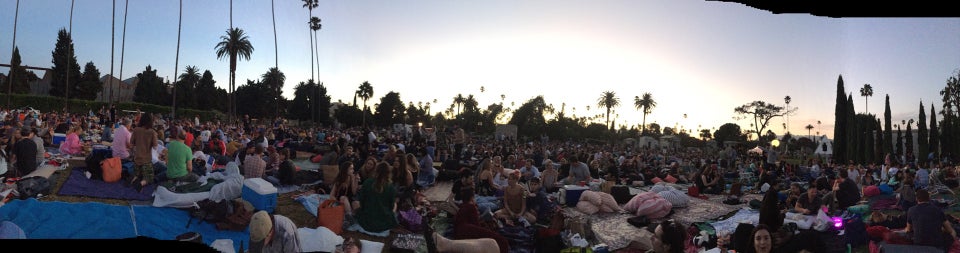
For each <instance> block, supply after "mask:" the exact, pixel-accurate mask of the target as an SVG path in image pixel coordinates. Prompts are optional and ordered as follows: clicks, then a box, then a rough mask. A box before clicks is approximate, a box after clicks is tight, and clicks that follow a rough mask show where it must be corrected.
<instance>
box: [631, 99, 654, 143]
mask: <svg viewBox="0 0 960 253" xmlns="http://www.w3.org/2000/svg"><path fill="white" fill-rule="evenodd" d="M633 106H634V107H636V108H637V110H640V111H641V112H643V123H642V125H641V126H640V127H641V130H640V134H641V135H643V134H645V133H647V114H650V113H652V112H653V108H656V107H657V101H654V100H653V95H652V94H650V92H645V93H643V97H642V98H641V97H639V96H634V97H633Z"/></svg>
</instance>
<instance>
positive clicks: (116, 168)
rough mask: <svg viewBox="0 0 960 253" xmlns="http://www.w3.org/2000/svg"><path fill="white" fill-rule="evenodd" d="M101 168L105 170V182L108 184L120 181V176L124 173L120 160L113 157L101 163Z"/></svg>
mask: <svg viewBox="0 0 960 253" xmlns="http://www.w3.org/2000/svg"><path fill="white" fill-rule="evenodd" d="M100 168H102V169H103V181H104V182H107V183H114V182H117V181H120V176H121V174H122V172H123V165H122V164H120V158H118V157H111V158H107V159H103V161H102V162H100Z"/></svg>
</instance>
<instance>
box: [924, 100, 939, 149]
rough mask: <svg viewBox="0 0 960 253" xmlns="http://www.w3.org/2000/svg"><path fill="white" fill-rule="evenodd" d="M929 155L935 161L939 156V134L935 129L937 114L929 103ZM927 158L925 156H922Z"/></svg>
mask: <svg viewBox="0 0 960 253" xmlns="http://www.w3.org/2000/svg"><path fill="white" fill-rule="evenodd" d="M929 144H930V148H929V150H930V153H931V154H933V157H932V159H937V155H938V154H940V132H939V131H938V129H937V112H936V109H935V108H934V107H933V103H930V143H929ZM924 156H927V154H924Z"/></svg>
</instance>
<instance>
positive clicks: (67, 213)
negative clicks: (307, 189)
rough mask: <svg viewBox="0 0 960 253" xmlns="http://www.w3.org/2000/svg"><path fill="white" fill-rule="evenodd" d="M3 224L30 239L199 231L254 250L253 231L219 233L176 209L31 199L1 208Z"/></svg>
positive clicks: (162, 236) (171, 235) (207, 238)
mask: <svg viewBox="0 0 960 253" xmlns="http://www.w3.org/2000/svg"><path fill="white" fill-rule="evenodd" d="M134 220H136V226H135V225H134ZM0 221H10V222H13V223H14V224H16V225H17V226H19V227H20V228H21V229H23V231H24V233H26V236H27V239H127V238H135V237H137V236H146V237H150V238H155V239H159V240H175V239H176V237H177V235H180V234H183V233H187V232H197V233H199V234H200V235H201V236H202V237H203V242H204V243H205V244H206V245H210V244H211V243H213V241H215V240H217V239H231V240H233V245H234V248H235V250H237V252H239V248H240V245H241V243H243V247H244V249H248V248H250V245H249V244H250V243H249V240H250V239H249V238H250V232H249V231H248V230H247V229H244V231H230V230H218V229H217V228H216V225H214V224H210V223H207V222H201V221H198V220H196V219H194V220H192V221H190V214H189V213H188V212H187V211H185V210H180V209H176V208H171V207H153V206H132V207H131V206H119V205H110V204H105V203H99V202H86V203H68V202H54V201H38V200H36V199H33V198H31V199H27V200H11V201H10V202H7V203H6V204H5V205H3V206H0ZM188 221H190V225H189V227H188V226H187V222H188Z"/></svg>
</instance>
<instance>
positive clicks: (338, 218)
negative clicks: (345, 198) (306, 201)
mask: <svg viewBox="0 0 960 253" xmlns="http://www.w3.org/2000/svg"><path fill="white" fill-rule="evenodd" d="M345 211H346V210H345V209H344V207H343V205H340V202H338V201H337V200H336V199H333V198H330V199H327V200H324V201H323V202H322V203H320V206H318V207H317V225H319V226H321V227H325V228H328V229H330V231H333V233H335V234H338V235H339V234H340V233H343V215H344V212H345Z"/></svg>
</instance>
